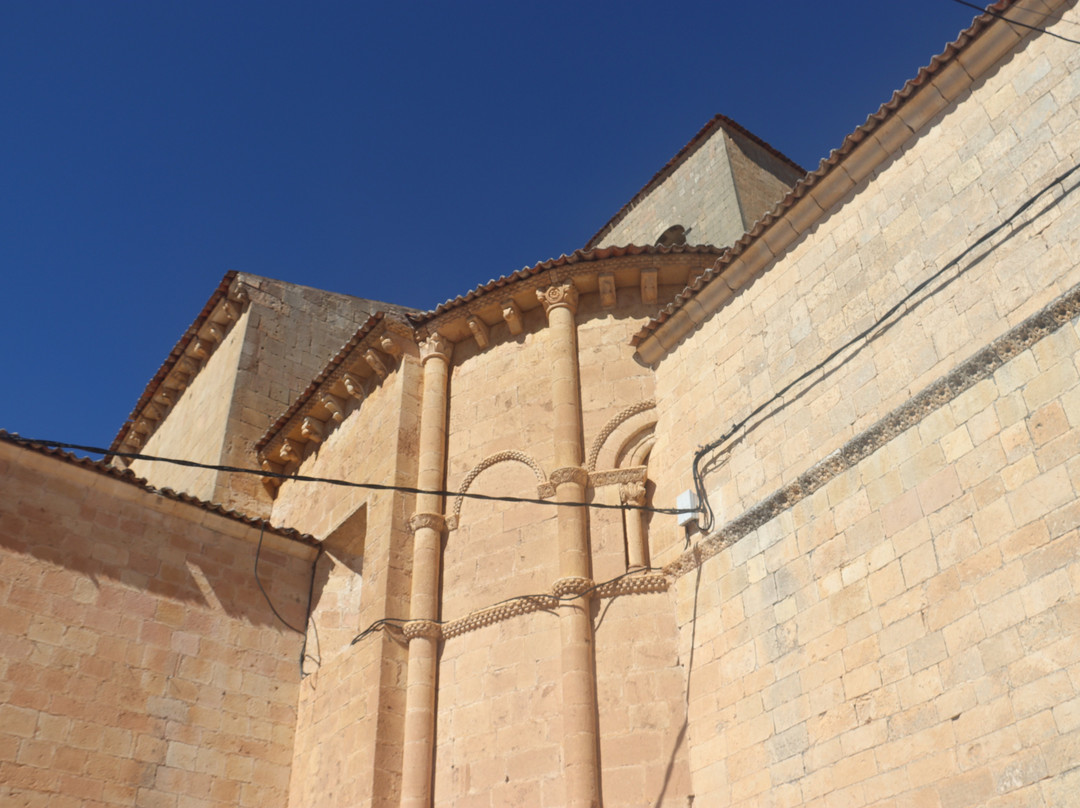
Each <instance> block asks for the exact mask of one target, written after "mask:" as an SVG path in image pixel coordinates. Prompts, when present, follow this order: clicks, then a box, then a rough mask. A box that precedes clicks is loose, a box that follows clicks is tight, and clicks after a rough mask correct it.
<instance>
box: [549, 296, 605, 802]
mask: <svg viewBox="0 0 1080 808" xmlns="http://www.w3.org/2000/svg"><path fill="white" fill-rule="evenodd" d="M537 296H538V297H539V298H540V301H541V302H542V303H543V304H544V309H545V310H546V311H547V317H548V327H549V329H550V331H551V343H550V346H551V399H552V405H553V413H552V414H553V416H554V419H555V420H554V424H553V430H552V431H553V435H554V441H555V465H556V469H555V470H554V471H552V473H551V477H550V481H551V482H552V483H553V484H554V485H555V499H556V502H558V503H559V509H558V531H559V580H557V581H556V582H555V585H554V586H553V591H554V592H555V594H557V595H568V594H571V593H575V594H576V593H581V592H584V591H585V590H587V589H588V588H589V587H591V586H592V580H591V577H590V576H591V566H592V565H591V559H590V555H589V534H588V520H587V515H586V512H585V509H584V508H582V507H580V505H577V506H575V504H578V503H583V502H584V501H585V486H586V484H587V482H588V474H587V472H586V471H585V469H584V468H582V459H583V458H584V456H585V451H584V445H583V441H582V435H581V387H580V382H579V376H578V350H577V324H576V322H575V319H574V316H575V313H576V311H577V302H578V290H577V288H576V287H575V286H574V284H573V283H571V282H566V283H560V284H556V285H554V286H550V287H548V288H547V289H544V290H542V291H537ZM591 601H592V598H591V597H590V596H589V595H586V596H584V597H582V598H579V599H577V600H574V601H571V602H569V603H566V604H563V605H562V606H560V608H559V626H560V631H561V635H562V706H563V713H562V719H563V766H564V774H565V778H564V779H565V782H566V803H565V804H566V805H567V806H569V808H597V806H599V805H600V765H599V763H600V761H599V753H598V749H597V747H598V729H597V726H598V717H597V712H598V710H597V704H596V682H595V673H594V670H595V659H594V653H593V625H592V615H591V613H590V604H591Z"/></svg>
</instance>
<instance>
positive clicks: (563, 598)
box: [349, 567, 660, 645]
mask: <svg viewBox="0 0 1080 808" xmlns="http://www.w3.org/2000/svg"><path fill="white" fill-rule="evenodd" d="M659 569H660V568H659V567H641V568H639V569H634V570H628V571H627V572H624V573H622V574H621V575H616V576H615V577H614V578H609V579H608V580H606V581H601V582H600V583H598V584H593V585H592V586H590V587H589V588H588V589H585V590H583V591H581V592H577V593H573V594H570V595H552V594H551V593H550V592H537V593H535V594H531V595H514V596H513V597H510V598H506V599H504V600H500V601H498V602H496V603H492V604H490V605H488V606H484V607H482V608H480V609H474V610H473V611H471V612H469V613H468V614H467V615H465V617H462V618H455V619H454V620H425V621H424V622H425V623H434V624H435V625H438V626H445V625H446V624H447V623H453V622H455V621H456V620H465V619H467V618H469V617H472V616H473V615H477V614H483V613H484V612H486V611H489V610H491V609H495V608H498V607H499V606H502V605H503V604H504V603H513V602H514V601H515V600H541V599H542V600H547V601H551V600H554V601H558V602H559V603H569V602H571V601H574V600H579V599H580V598H583V597H585V596H586V595H591V594H592V593H593V592H595V591H596V590H598V589H601V588H602V587H605V586H608V585H609V584H613V583H615V582H616V581H621V580H622V579H623V578H626V577H628V576H630V575H641V574H642V573H646V572H657V571H658V570H659ZM409 622H412V621H411V620H405V619H402V618H400V617H383V618H381V619H379V620H376V621H375V622H373V623H372V624H371V625H370V626H368V627H367V628H365V629H364V630H363V631H361V632H360V633H359V634H357V635H356V636H355V637H353V639H352V642H350V643H349V645H356V644H357V643H358V642H360V641H361V640H362V639H364V638H365V637H367V636H368V635H369V634H371V633H372V632H373V631H375V630H376V629H378V628H381V627H382V626H384V625H389V624H391V623H401V624H405V623H409Z"/></svg>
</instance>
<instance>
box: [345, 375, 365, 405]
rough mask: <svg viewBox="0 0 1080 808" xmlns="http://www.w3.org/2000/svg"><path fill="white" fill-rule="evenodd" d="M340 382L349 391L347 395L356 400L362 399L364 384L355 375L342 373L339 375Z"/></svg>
mask: <svg viewBox="0 0 1080 808" xmlns="http://www.w3.org/2000/svg"><path fill="white" fill-rule="evenodd" d="M341 383H342V384H343V385H345V389H346V390H347V391H348V392H349V395H350V396H352V397H353V398H355V399H357V400H358V401H363V400H364V385H363V383H362V382H361V381H360V379H358V378H357V377H356V376H353V375H352V374H351V373H343V374H342V375H341Z"/></svg>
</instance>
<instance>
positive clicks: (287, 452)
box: [278, 440, 300, 463]
mask: <svg viewBox="0 0 1080 808" xmlns="http://www.w3.org/2000/svg"><path fill="white" fill-rule="evenodd" d="M278 457H280V458H281V459H282V460H283V461H284V462H286V463H299V462H300V452H299V450H298V448H297V446H296V444H295V443H293V442H292V441H291V440H286V441H285V442H283V443H282V444H281V448H280V449H278Z"/></svg>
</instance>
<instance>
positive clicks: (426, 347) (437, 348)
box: [420, 331, 454, 364]
mask: <svg viewBox="0 0 1080 808" xmlns="http://www.w3.org/2000/svg"><path fill="white" fill-rule="evenodd" d="M453 355H454V343H452V342H451V341H450V340H448V339H447V338H446V337H444V336H443V335H442V334H440V333H439V332H438V331H436V332H435V333H434V334H432V335H431V336H430V337H428V338H427V339H426V340H424V341H423V342H421V343H420V361H421V362H427V361H428V360H429V359H431V358H432V357H435V356H437V357H439V358H440V359H442V360H443V361H444V362H446V363H448V364H449V362H450V357H452V356H453Z"/></svg>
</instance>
